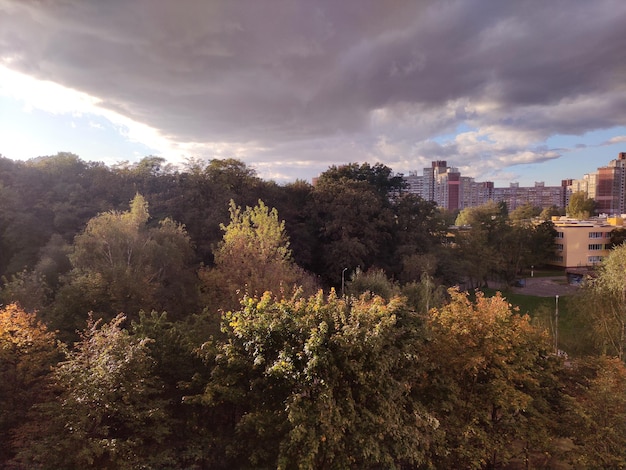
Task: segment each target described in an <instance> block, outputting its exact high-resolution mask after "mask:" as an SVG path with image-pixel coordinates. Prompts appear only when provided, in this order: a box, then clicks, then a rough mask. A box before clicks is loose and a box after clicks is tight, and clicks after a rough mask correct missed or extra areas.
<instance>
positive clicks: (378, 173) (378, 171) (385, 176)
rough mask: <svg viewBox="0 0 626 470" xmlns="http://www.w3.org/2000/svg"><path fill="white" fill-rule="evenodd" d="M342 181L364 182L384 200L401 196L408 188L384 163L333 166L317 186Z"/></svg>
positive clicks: (323, 174) (319, 180) (323, 175)
mask: <svg viewBox="0 0 626 470" xmlns="http://www.w3.org/2000/svg"><path fill="white" fill-rule="evenodd" d="M341 181H363V182H365V183H367V184H368V186H369V187H371V188H373V189H374V190H375V191H376V192H377V193H378V194H379V195H380V196H381V197H382V198H388V197H389V196H392V195H397V194H399V193H400V192H401V191H402V190H403V189H404V188H405V186H406V183H405V182H404V179H403V178H402V175H395V176H394V175H393V171H392V170H391V168H389V167H388V166H386V165H383V164H382V163H376V164H374V165H370V164H369V163H362V164H361V165H359V164H358V163H348V164H346V165H339V166H336V165H333V166H331V167H330V168H328V170H326V171H325V172H324V173H322V174H321V175H320V176H319V177H318V180H317V184H322V185H324V184H326V183H331V182H335V183H339V182H341Z"/></svg>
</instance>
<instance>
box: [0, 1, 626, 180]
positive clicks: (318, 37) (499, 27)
mask: <svg viewBox="0 0 626 470" xmlns="http://www.w3.org/2000/svg"><path fill="white" fill-rule="evenodd" d="M0 25H1V27H0V61H1V63H2V64H4V65H6V66H7V67H10V68H11V69H13V70H17V71H20V72H23V73H26V74H29V75H31V76H34V77H37V78H39V79H45V80H50V81H53V82H57V83H60V84H62V85H64V86H68V87H71V88H74V89H77V90H80V91H82V92H84V93H87V94H89V95H92V96H94V97H97V98H99V99H101V100H102V103H101V106H102V107H105V108H108V109H110V110H113V111H116V112H118V113H120V114H122V115H124V116H127V117H129V118H131V119H133V120H135V121H138V122H141V123H145V124H147V125H149V126H151V127H153V128H155V129H157V130H159V131H160V132H161V133H162V134H163V135H164V136H165V137H167V138H168V139H170V140H172V141H174V142H178V143H181V144H191V145H187V147H186V149H187V151H188V153H189V155H190V156H191V155H197V156H206V157H215V156H220V157H223V156H234V157H236V158H241V159H242V160H244V161H246V162H248V163H249V164H251V165H253V166H254V167H256V168H257V169H259V170H261V171H262V172H263V173H265V174H273V175H275V176H276V177H277V179H281V178H284V177H287V178H292V179H293V178H295V177H296V176H299V177H305V176H309V177H310V176H312V174H315V173H316V172H319V171H323V170H324V169H325V168H327V167H328V166H329V165H332V164H337V163H345V162H351V161H358V162H362V161H370V162H375V161H382V162H384V163H385V164H387V165H389V166H391V167H392V168H393V169H394V170H396V171H403V172H408V171H409V170H419V169H421V168H422V167H424V166H427V165H429V162H430V161H431V160H435V159H448V160H449V161H450V162H452V163H454V164H455V165H456V166H459V167H461V169H462V171H463V173H464V174H472V175H476V176H481V177H482V176H483V175H486V174H491V175H496V176H497V174H498V172H499V171H502V170H504V171H506V169H507V168H508V167H510V166H511V165H515V164H519V163H532V162H541V161H545V160H548V159H553V158H558V157H560V156H561V155H563V153H564V152H567V149H551V148H548V147H547V146H546V139H548V138H549V137H550V136H553V135H556V134H575V135H578V134H583V133H585V132H587V131H590V130H595V129H607V128H611V127H615V126H623V125H624V124H625V123H626V27H625V25H626V2H625V1H624V0H606V1H604V0H593V1H588V0H581V1H576V0H567V1H558V0H551V1H543V0H537V1H521V0H519V1H472V0H460V1H446V0H440V1H432V2H426V1H420V2H416V1H407V2H402V1H389V2H385V1H380V0H372V1H365V0H354V1H345V0H342V1H336V0H329V1H305V0H300V1H295V0H293V1H288V0H285V1H279V0H271V1H259V0H254V1H237V0H234V1H222V2H217V1H213V2H209V1H182V0H179V1H170V0H166V1H158V0H125V1H69V0H67V1H63V0H59V1H52V0H51V1H37V2H35V1H32V2H31V1H25V0H19V1H18V0H16V1H7V0H0ZM603 163H604V162H603Z"/></svg>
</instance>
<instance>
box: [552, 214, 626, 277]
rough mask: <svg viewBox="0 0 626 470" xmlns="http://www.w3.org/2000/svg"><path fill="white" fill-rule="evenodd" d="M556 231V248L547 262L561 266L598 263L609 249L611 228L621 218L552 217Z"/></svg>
mask: <svg viewBox="0 0 626 470" xmlns="http://www.w3.org/2000/svg"><path fill="white" fill-rule="evenodd" d="M552 222H553V223H554V229H555V230H556V232H557V237H556V252H555V256H554V259H553V260H552V261H551V262H550V264H552V265H554V266H560V267H563V268H582V267H590V266H594V265H596V264H598V263H600V262H601V261H602V260H603V259H604V258H605V257H606V256H607V255H608V254H609V251H610V249H611V246H610V242H611V232H612V231H613V230H614V229H615V228H616V226H618V225H623V220H622V219H621V218H618V217H613V218H608V219H593V220H575V219H566V218H556V217H555V218H553V220H552Z"/></svg>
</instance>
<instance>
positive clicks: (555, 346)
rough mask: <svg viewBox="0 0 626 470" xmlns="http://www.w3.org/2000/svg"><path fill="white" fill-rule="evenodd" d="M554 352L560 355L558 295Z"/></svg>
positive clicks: (557, 300) (557, 297) (555, 314)
mask: <svg viewBox="0 0 626 470" xmlns="http://www.w3.org/2000/svg"><path fill="white" fill-rule="evenodd" d="M554 352H555V354H556V355H557V356H558V355H559V296H558V294H557V295H556V310H555V311H554Z"/></svg>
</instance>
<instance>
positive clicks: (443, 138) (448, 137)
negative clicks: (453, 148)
mask: <svg viewBox="0 0 626 470" xmlns="http://www.w3.org/2000/svg"><path fill="white" fill-rule="evenodd" d="M474 131H476V129H475V128H472V127H470V126H468V125H467V124H466V123H464V122H463V123H461V124H459V125H458V126H457V127H456V129H455V131H454V132H451V133H450V134H441V135H438V136H436V137H432V138H431V139H430V140H432V141H433V142H437V143H438V144H439V145H445V144H449V143H451V142H454V139H455V138H456V136H457V135H459V134H463V133H465V132H474Z"/></svg>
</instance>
